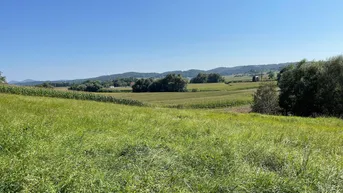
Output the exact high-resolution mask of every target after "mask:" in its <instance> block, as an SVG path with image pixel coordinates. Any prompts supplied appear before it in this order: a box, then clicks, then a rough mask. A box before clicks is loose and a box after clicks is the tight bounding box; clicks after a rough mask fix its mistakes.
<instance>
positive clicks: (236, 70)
mask: <svg viewBox="0 0 343 193" xmlns="http://www.w3.org/2000/svg"><path fill="white" fill-rule="evenodd" d="M288 64H291V63H280V64H267V65H249V66H236V67H220V68H215V69H211V70H207V71H205V70H196V69H191V70H187V71H168V72H164V73H143V72H126V73H122V74H112V75H106V76H99V77H93V78H86V79H76V80H56V81H50V82H71V83H73V82H75V83H78V82H83V81H85V80H101V81H106V80H114V79H116V78H130V77H134V78H151V77H152V78H161V77H164V76H166V75H167V74H171V73H174V74H181V75H182V76H183V77H195V76H196V75H197V74H198V73H199V72H204V73H219V74H221V75H223V76H225V75H232V74H243V73H251V72H261V71H264V72H265V71H269V70H279V69H280V68H282V67H284V66H286V65H288ZM44 82H45V81H27V80H26V81H22V82H18V81H11V82H10V84H16V85H37V84H42V83H44Z"/></svg>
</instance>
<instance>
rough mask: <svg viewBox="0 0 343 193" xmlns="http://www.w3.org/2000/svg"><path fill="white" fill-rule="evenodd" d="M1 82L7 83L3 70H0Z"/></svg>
mask: <svg viewBox="0 0 343 193" xmlns="http://www.w3.org/2000/svg"><path fill="white" fill-rule="evenodd" d="M0 83H6V77H5V76H3V75H2V72H1V71H0Z"/></svg>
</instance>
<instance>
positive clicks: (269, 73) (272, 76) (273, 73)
mask: <svg viewBox="0 0 343 193" xmlns="http://www.w3.org/2000/svg"><path fill="white" fill-rule="evenodd" d="M267 74H268V78H269V79H271V80H273V79H275V72H273V71H269V72H268V73H267Z"/></svg>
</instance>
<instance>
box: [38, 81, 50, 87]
mask: <svg viewBox="0 0 343 193" xmlns="http://www.w3.org/2000/svg"><path fill="white" fill-rule="evenodd" d="M36 87H41V88H54V86H53V85H52V84H51V83H50V82H44V83H43V84H40V85H36Z"/></svg>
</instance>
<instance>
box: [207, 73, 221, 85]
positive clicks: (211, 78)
mask: <svg viewBox="0 0 343 193" xmlns="http://www.w3.org/2000/svg"><path fill="white" fill-rule="evenodd" d="M224 80H225V79H224V77H222V76H221V75H220V74H218V73H210V74H209V75H208V77H207V83H217V82H224Z"/></svg>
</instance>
